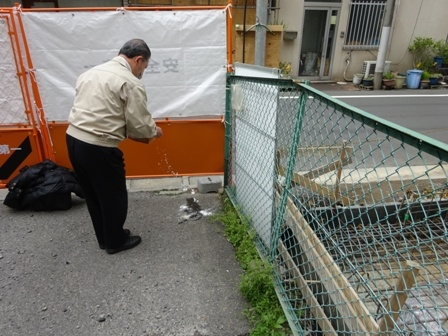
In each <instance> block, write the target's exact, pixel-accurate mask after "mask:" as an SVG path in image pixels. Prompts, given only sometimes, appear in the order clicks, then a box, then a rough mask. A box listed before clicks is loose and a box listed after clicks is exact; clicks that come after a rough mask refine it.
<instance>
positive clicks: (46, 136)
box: [18, 15, 55, 161]
mask: <svg viewBox="0 0 448 336" xmlns="http://www.w3.org/2000/svg"><path fill="white" fill-rule="evenodd" d="M18 22H19V26H20V30H21V32H22V42H23V46H24V48H25V54H26V59H27V62H28V69H29V71H33V69H34V66H33V61H32V59H31V53H30V49H29V47H28V42H27V39H26V36H25V27H24V26H23V21H22V17H21V15H18ZM31 88H32V90H33V96H34V103H35V105H36V108H37V109H38V111H37V115H38V117H39V122H40V126H41V127H40V134H41V137H42V142H43V147H44V154H45V158H47V159H50V160H52V161H54V160H55V157H54V152H53V144H52V141H51V136H50V132H49V130H48V124H47V121H46V120H45V113H44V109H43V104H42V100H41V97H40V92H39V87H38V86H37V80H36V78H35V77H33V76H31Z"/></svg>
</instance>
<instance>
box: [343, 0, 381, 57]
mask: <svg viewBox="0 0 448 336" xmlns="http://www.w3.org/2000/svg"><path fill="white" fill-rule="evenodd" d="M386 2H387V0H352V1H350V14H349V18H348V22H347V30H346V34H345V42H344V49H378V47H379V45H380V37H381V29H382V26H383V18H384V12H385V9H386Z"/></svg>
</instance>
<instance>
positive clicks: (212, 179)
mask: <svg viewBox="0 0 448 336" xmlns="http://www.w3.org/2000/svg"><path fill="white" fill-rule="evenodd" d="M221 186H222V182H221V178H220V177H219V176H209V177H200V178H198V191H199V192H200V193H202V194H206V193H210V192H216V193H217V192H218V191H219V188H221Z"/></svg>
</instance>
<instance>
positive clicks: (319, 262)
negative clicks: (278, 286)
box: [286, 198, 378, 335]
mask: <svg viewBox="0 0 448 336" xmlns="http://www.w3.org/2000/svg"><path fill="white" fill-rule="evenodd" d="M286 217H287V218H288V219H290V220H286V225H288V226H289V227H290V229H291V230H292V232H293V233H294V235H295V236H296V237H297V239H298V241H299V242H300V244H301V247H302V250H303V251H304V254H305V255H306V258H307V260H308V261H309V263H310V264H311V265H312V266H313V268H314V270H315V272H316V274H317V275H318V276H319V279H320V281H321V283H322V285H323V286H324V287H325V288H326V291H327V294H328V295H329V296H330V297H331V300H332V301H333V302H334V303H335V304H336V307H335V308H336V309H337V310H338V311H339V313H340V315H341V316H343V317H344V322H345V323H346V325H347V327H348V328H349V329H350V330H352V331H353V332H354V333H356V332H360V333H364V334H365V335H369V334H375V333H376V332H377V331H378V324H377V323H376V321H375V320H374V319H373V318H372V316H371V313H370V312H369V311H368V309H367V308H366V306H365V305H364V303H363V302H362V300H361V299H360V297H359V296H358V295H357V293H356V291H355V290H354V289H353V287H352V286H351V284H350V283H349V282H348V280H347V278H346V277H345V276H344V274H343V273H342V272H341V270H340V268H339V267H338V265H337V264H336V263H335V262H334V260H333V258H332V257H331V255H330V254H329V253H328V252H327V250H326V249H325V247H324V246H323V245H322V243H321V242H320V240H319V239H318V238H317V236H316V235H315V233H314V232H313V230H312V229H311V227H310V226H309V225H308V223H307V222H306V220H305V219H304V218H303V216H302V215H301V213H300V211H299V210H298V209H297V208H296V206H295V205H294V203H293V202H292V200H291V199H290V198H288V203H287V216H286ZM341 303H345V304H341Z"/></svg>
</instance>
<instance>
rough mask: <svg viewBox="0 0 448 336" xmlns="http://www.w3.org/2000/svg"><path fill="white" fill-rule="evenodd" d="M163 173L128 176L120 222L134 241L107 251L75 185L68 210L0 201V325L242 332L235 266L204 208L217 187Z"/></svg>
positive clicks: (72, 330) (213, 203)
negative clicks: (137, 240) (161, 176)
mask: <svg viewBox="0 0 448 336" xmlns="http://www.w3.org/2000/svg"><path fill="white" fill-rule="evenodd" d="M148 181H151V180H148ZM167 181H169V182H167ZM176 181H177V182H176ZM165 182H166V183H163V181H162V182H160V181H159V182H157V181H155V180H153V181H152V182H150V183H152V188H144V187H143V184H145V183H148V182H147V181H146V182H143V181H139V180H136V181H135V183H132V181H131V182H130V184H129V186H130V192H129V213H128V219H127V221H126V225H125V227H127V228H129V229H130V230H131V232H132V234H139V235H141V237H142V243H141V244H140V245H138V246H137V247H135V248H134V249H131V250H127V251H123V252H120V253H117V254H113V255H108V254H107V253H106V252H105V251H104V250H100V249H99V248H98V245H97V242H96V239H95V236H94V233H93V228H92V225H91V223H90V218H89V215H88V213H87V208H86V205H85V202H84V200H82V199H80V198H78V197H76V196H75V195H73V196H72V200H73V206H72V208H71V209H70V210H67V211H55V212H33V211H16V210H13V209H10V208H8V207H7V206H5V205H3V204H1V205H0V223H1V228H2V231H1V232H2V233H1V238H0V335H4V336H25V335H33V336H39V335H42V336H44V335H45V336H51V335H57V336H71V335H73V336H75V335H76V336H79V335H85V336H94V335H107V336H113V335H117V336H118V335H120V336H122V335H126V336H131V335H135V336H137V335H138V336H164V335H176V336H190V335H191V336H215V335H216V336H238V335H248V334H249V331H250V327H249V324H248V321H247V319H246V318H245V316H244V314H243V310H244V309H245V308H247V305H246V303H245V301H244V299H243V298H242V296H241V293H240V291H239V280H240V276H241V274H242V269H241V268H240V265H239V263H238V262H237V261H236V259H235V255H234V249H233V247H232V246H231V244H230V243H229V242H228V241H227V239H226V237H225V235H224V227H223V225H222V224H221V223H219V222H215V221H213V220H211V216H210V215H212V214H215V213H217V212H219V211H220V208H221V198H220V195H219V194H218V193H208V194H200V193H198V192H195V193H194V194H193V192H194V189H191V188H190V187H188V188H186V187H185V184H183V183H181V182H180V181H179V180H175V179H169V180H168V179H166V180H165ZM167 183H168V184H167ZM133 185H134V186H133ZM175 185H178V187H177V189H172V188H173V186H175ZM183 185H184V187H182V186H183ZM167 186H168V188H167ZM154 189H157V190H154ZM166 189H169V190H166ZM6 193H7V191H6V190H5V189H2V190H0V200H1V201H2V202H1V203H3V199H4V196H5V195H6ZM187 199H190V200H189V201H187ZM192 200H193V201H194V202H195V204H196V205H199V207H200V212H199V213H198V212H197V210H198V209H193V211H192V210H191V209H192V208H191V201H192Z"/></svg>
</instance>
